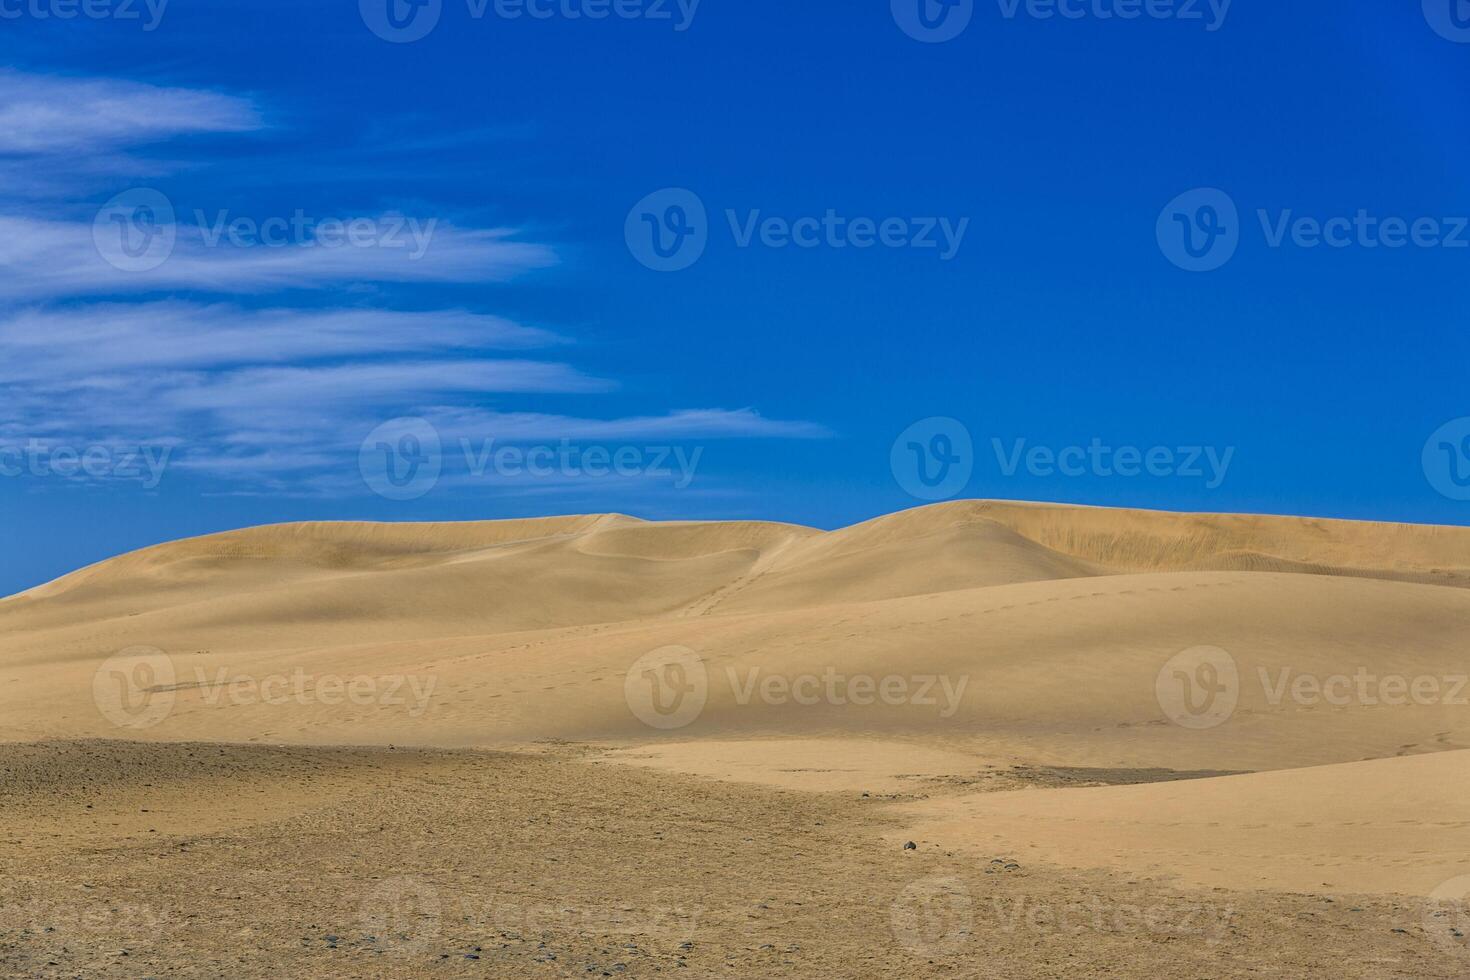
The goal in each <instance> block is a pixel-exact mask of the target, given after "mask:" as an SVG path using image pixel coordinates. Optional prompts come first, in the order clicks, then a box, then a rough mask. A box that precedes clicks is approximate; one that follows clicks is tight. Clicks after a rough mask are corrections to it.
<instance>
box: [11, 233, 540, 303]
mask: <svg viewBox="0 0 1470 980" xmlns="http://www.w3.org/2000/svg"><path fill="white" fill-rule="evenodd" d="M369 220H371V221H373V222H376V223H378V225H379V226H380V227H396V226H397V225H398V219H397V218H396V217H395V216H382V217H379V218H374V219H369ZM429 225H430V223H429V222H425V223H424V224H423V225H421V226H420V227H421V228H428V227H429ZM166 227H168V226H166ZM126 233H128V229H127V228H125V227H118V228H114V227H112V226H111V225H109V224H108V223H107V222H105V221H98V222H79V221H55V220H44V219H38V218H31V217H17V216H0V298H9V299H12V300H26V299H42V298H49V297H59V296H85V295H99V294H121V293H145V292H150V291H163V290H181V289H186V290H195V291H199V292H217V293H242V292H246V293H264V292H269V291H272V290H281V289H288V288H325V287H328V286H334V285H340V284H343V283H354V282H392V283H415V282H418V283H478V282H503V281H506V280H508V279H512V278H514V277H515V276H517V275H519V274H521V273H523V272H527V271H530V270H533V269H541V268H546V267H549V266H552V265H555V264H556V261H557V259H556V253H555V251H554V250H553V249H551V248H550V247H549V246H545V245H540V244H536V243H532V242H521V241H516V240H514V238H513V237H512V236H513V234H514V232H513V231H511V230H510V229H503V228H490V229H486V228H457V227H454V226H453V225H449V224H445V223H434V224H433V225H432V230H430V231H429V232H428V233H427V238H426V239H421V240H420V242H417V243H416V242H415V241H414V240H413V239H411V238H410V237H407V235H406V233H404V235H402V236H398V235H395V236H393V237H392V238H391V239H389V238H379V239H375V240H374V241H373V243H372V244H366V245H351V244H336V245H324V244H320V243H318V242H316V241H314V240H308V241H304V242H297V243H292V244H287V245H253V246H248V247H237V246H234V245H230V244H227V243H225V242H223V241H221V242H217V243H215V244H210V243H209V241H208V240H207V239H206V237H205V235H204V234H203V232H202V231H201V230H200V229H199V228H197V227H193V226H177V227H174V232H173V233H174V234H175V235H176V237H175V239H174V241H173V244H172V247H171V248H169V249H167V253H168V254H167V255H166V256H165V257H163V258H162V260H161V261H159V262H158V264H157V265H156V267H151V268H150V267H143V268H139V267H137V266H135V265H134V266H130V265H129V264H128V263H127V262H126V261H123V260H122V259H120V258H119V256H120V255H122V253H121V252H120V250H119V246H118V243H117V241H116V240H115V239H113V238H112V237H109V236H113V235H122V234H126ZM159 240H160V241H163V240H164V239H159ZM420 245H421V246H422V247H420ZM143 264H144V265H145V266H147V265H148V264H150V263H143Z"/></svg>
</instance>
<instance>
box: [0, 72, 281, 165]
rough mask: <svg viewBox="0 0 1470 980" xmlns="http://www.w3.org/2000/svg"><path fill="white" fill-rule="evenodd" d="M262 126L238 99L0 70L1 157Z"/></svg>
mask: <svg viewBox="0 0 1470 980" xmlns="http://www.w3.org/2000/svg"><path fill="white" fill-rule="evenodd" d="M262 126H263V122H262V120H261V117H260V114H259V112H258V111H257V110H256V108H255V106H254V104H253V103H251V101H250V100H248V99H243V98H240V97H238V96H233V95H222V94H219V93H216V92H207V91H201V90H198V89H187V88H161V87H159V86H156V85H145V84H143V83H141V82H131V81H122V80H119V79H104V78H69V77H64V76H57V75H37V74H27V73H23V72H18V71H10V70H6V71H0V154H23V155H36V154H60V153H77V152H89V153H92V152H98V151H103V150H110V149H114V148H117V147H121V146H139V145H143V144H148V143H156V142H159V141H161V140H165V139H170V138H173V137H176V136H186V135H192V134H199V133H241V132H248V131H250V130H255V129H260V128H261V127H262Z"/></svg>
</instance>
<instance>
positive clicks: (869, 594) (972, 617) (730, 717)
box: [0, 501, 1470, 894]
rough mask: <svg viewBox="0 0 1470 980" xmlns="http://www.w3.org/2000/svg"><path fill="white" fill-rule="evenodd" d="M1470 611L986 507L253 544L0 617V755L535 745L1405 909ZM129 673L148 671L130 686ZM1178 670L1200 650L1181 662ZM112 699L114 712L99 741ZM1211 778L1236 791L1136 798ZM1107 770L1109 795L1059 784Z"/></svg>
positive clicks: (1128, 517) (1442, 600)
mask: <svg viewBox="0 0 1470 980" xmlns="http://www.w3.org/2000/svg"><path fill="white" fill-rule="evenodd" d="M1467 586H1470V529H1463V528H1441V527H1416V526H1406V525H1393V524H1374V523H1355V522H1344V521H1327V520H1313V519H1296V518H1280V517H1251V516H1231V515H1193V514H1164V513H1153V512H1145V511H1125V510H1108V509H1102V508H1085V507H1068V506H1058V505H1040V504H1020V503H1005V502H986V501H965V502H958V503H952V504H944V505H936V506H932V507H925V508H920V509H917V510H912V511H907V512H903V513H899V514H894V515H890V516H887V517H883V518H879V519H877V520H873V521H869V522H866V523H864V524H859V525H856V526H853V527H850V528H844V529H841V530H837V531H831V532H823V531H817V530H814V529H811V528H804V527H798V526H794V525H783V524H770V523H738V522H737V523H697V522H675V523H650V522H645V521H641V520H637V519H635V518H630V517H624V516H620V515H600V516H597V515H594V516H580V517H562V518H547V519H543V520H524V521H495V522H478V523H467V524H434V525H423V524H401V525H374V524H352V523H315V524H297V525H283V526H272V527H263V528H252V529H247V530H241V531H234V532H229V533H225V534H217V535H210V536H206V537H201V538H194V539H190V540H186V541H179V542H174V543H170V544H164V545H159V546H157V547H153V548H148V549H144V550H142V551H139V552H135V553H132V554H129V555H124V556H121V557H118V558H115V559H111V560H109V561H105V562H101V563H99V564H97V565H94V566H91V567H89V568H86V569H82V570H80V571H78V572H76V573H73V574H71V575H68V576H65V577H63V578H61V579H58V580H56V581H54V582H51V583H48V584H46V585H43V586H40V587H38V588H35V589H32V590H30V591H28V592H26V593H23V594H21V595H18V596H14V597H11V598H9V599H5V600H3V601H0V737H3V738H4V739H6V740H9V741H13V742H30V741H35V740H41V739H51V740H72V739H77V738H119V737H123V738H129V739H137V740H143V741H149V742H210V741H213V742H236V743H240V742H262V743H281V744H292V745H302V746H323V745H336V744H353V745H359V746H387V745H396V746H400V747H401V746H420V747H425V748H472V747H490V746H499V747H518V746H520V747H523V746H526V745H529V744H532V743H535V742H538V741H539V740H545V739H555V740H562V741H570V742H576V743H583V744H596V745H598V746H602V747H613V748H615V749H616V751H613V752H612V753H611V754H609V755H608V756H607V759H606V761H608V762H613V763H619V764H629V765H637V766H640V767H643V768H650V767H651V768H654V769H657V770H659V771H661V772H665V773H682V774H684V775H685V776H688V777H693V778H696V779H703V780H716V781H725V782H741V783H752V782H754V783H758V784H765V785H769V786H772V787H783V788H785V789H793V788H805V789H812V790H830V791H840V792H857V791H859V790H869V791H871V792H874V793H883V794H887V795H890V796H894V797H899V798H904V799H911V798H915V797H919V796H929V797H932V799H930V800H928V801H926V802H921V803H913V804H912V806H911V807H910V808H909V809H904V810H901V811H900V810H895V811H894V812H895V814H896V816H895V819H898V820H900V821H906V822H907V824H901V826H912V827H918V828H922V832H923V833H925V834H927V835H928V838H929V839H933V840H942V841H944V842H945V844H946V846H952V847H954V848H957V849H959V850H962V851H963V850H964V849H966V848H978V849H982V850H983V849H986V848H990V849H994V848H995V847H998V846H1004V848H1006V849H1009V850H1011V851H1014V852H1017V853H1027V854H1030V855H1033V856H1034V857H1035V859H1037V860H1041V861H1045V862H1049V863H1053V864H1056V865H1058V866H1064V867H1071V868H1083V869H1095V870H1097V869H1109V868H1112V869H1118V868H1126V869H1130V870H1132V871H1139V870H1140V869H1146V870H1147V871H1148V872H1149V873H1151V874H1160V875H1169V874H1172V875H1175V876H1177V877H1178V878H1179V879H1180V880H1181V881H1182V882H1184V883H1186V884H1188V885H1190V886H1194V887H1199V886H1214V885H1220V886H1227V887H1234V888H1250V889H1257V888H1287V889H1296V890H1311V889H1313V888H1323V887H1326V886H1325V885H1324V884H1323V883H1324V882H1328V883H1330V884H1331V887H1332V888H1333V889H1336V890H1345V891H1353V890H1358V891H1402V892H1406V893H1412V894H1423V893H1424V892H1425V890H1426V889H1427V888H1429V887H1431V886H1432V885H1433V884H1434V883H1435V882H1437V881H1442V880H1444V879H1447V878H1450V877H1453V876H1454V875H1456V874H1459V873H1464V872H1466V871H1470V866H1466V865H1464V863H1463V861H1462V859H1461V858H1460V857H1459V856H1458V855H1459V854H1462V853H1467V852H1466V849H1465V847H1464V845H1465V844H1467V843H1470V840H1467V839H1466V836H1465V833H1464V828H1465V826H1466V825H1467V823H1470V817H1467V815H1466V814H1464V813H1462V812H1461V811H1462V809H1463V807H1462V806H1461V805H1460V804H1459V803H1457V802H1456V799H1457V798H1456V797H1455V795H1454V792H1453V790H1454V789H1455V788H1457V787H1458V785H1462V784H1463V779H1464V776H1465V773H1464V772H1463V771H1462V770H1463V768H1464V766H1465V764H1466V763H1465V762H1464V760H1465V759H1467V758H1470V753H1459V752H1453V751H1447V750H1454V749H1470V708H1467V706H1466V699H1470V687H1467V686H1465V684H1464V683H1463V681H1464V677H1465V675H1466V674H1467V672H1470V667H1467V666H1466V663H1465V657H1464V637H1465V636H1467V635H1470V588H1467ZM136 648H143V649H145V650H154V651H157V656H161V657H162V658H164V659H163V661H162V662H159V663H152V662H150V663H147V664H144V665H143V666H144V667H146V668H147V669H146V671H145V672H144V673H140V674H137V675H136V677H134V675H131V674H128V673H127V672H126V671H127V670H133V669H135V668H136V667H137V666H138V663H137V657H138V656H140V654H138V653H136ZM1200 648H1207V649H1210V650H1218V651H1222V652H1223V654H1224V655H1225V657H1226V658H1227V660H1226V661H1218V660H1211V661H1208V662H1206V661H1198V660H1186V661H1180V660H1178V658H1179V657H1180V656H1181V655H1182V654H1183V652H1185V651H1195V650H1198V649H1200ZM125 650H134V651H135V652H134V653H132V654H129V656H130V657H131V658H132V659H130V660H128V661H126V664H125V667H126V670H123V671H122V672H121V673H118V674H117V675H116V676H113V674H111V673H109V671H110V670H111V669H112V666H109V665H114V666H115V664H116V662H115V661H111V660H109V659H108V658H111V657H113V656H114V655H115V654H117V653H118V652H119V651H125ZM669 650H674V651H678V650H684V651H687V657H688V658H690V659H688V660H687V661H680V662H678V663H677V664H676V667H677V671H676V673H675V674H668V675H667V676H668V677H675V676H676V677H677V678H679V679H680V683H686V682H689V681H690V679H691V678H693V677H694V676H695V675H696V674H697V676H698V678H699V683H700V688H701V689H700V690H699V692H698V704H697V705H694V710H692V711H690V712H688V717H675V716H674V715H672V714H671V715H669V716H668V718H669V719H671V720H673V721H676V722H678V723H677V724H670V725H667V726H664V725H663V720H662V719H660V718H655V719H654V722H657V724H655V723H653V722H650V721H649V720H648V717H647V712H643V713H640V710H639V708H638V706H637V705H635V703H634V701H635V700H636V698H637V697H642V696H644V695H645V694H646V695H647V696H648V697H650V698H654V699H657V698H659V697H660V696H661V695H662V694H663V693H667V692H663V691H662V688H660V687H659V685H660V684H662V683H663V680H662V679H661V678H663V677H665V675H663V674H661V673H660V671H664V670H667V669H669V668H668V664H669V663H670V662H671V661H669V659H668V658H669V657H670V656H675V654H667V653H660V651H669ZM149 656H153V655H152V654H149ZM677 656H681V657H682V656H686V654H677ZM1188 656H1191V657H1193V656H1196V655H1195V654H1193V653H1190V654H1189V655H1188ZM1209 656H1211V657H1215V656H1216V655H1215V654H1210V655H1209ZM649 657H654V658H655V659H654V661H649V660H648V659H647V658H649ZM659 658H662V659H659ZM650 662H651V663H653V664H654V666H653V667H652V668H649V667H648V666H647V665H648V663H650ZM1222 664H1223V666H1224V667H1225V668H1226V669H1225V670H1224V672H1223V673H1222V670H1221V667H1222ZM640 671H643V672H642V673H640ZM691 672H692V673H691ZM1222 678H1224V680H1221V679H1222ZM354 681H355V682H357V683H358V684H359V688H358V692H357V693H358V694H359V695H361V696H349V694H348V693H347V690H348V687H349V685H351V684H352V683H353V682H354ZM885 681H887V682H888V683H889V685H890V686H889V687H887V688H884V687H883V685H884V683H885ZM1197 684H1198V685H1199V686H1198V687H1196V685H1197ZM99 685H100V686H99ZM129 685H135V687H130V686H129ZM641 685H647V690H646V691H645V690H644V687H643V686H641ZM1208 685H1217V686H1218V691H1217V693H1219V692H1223V693H1222V694H1221V696H1220V697H1219V698H1216V697H1215V696H1214V695H1213V694H1212V695H1211V696H1210V697H1209V698H1208V699H1207V701H1206V702H1204V703H1205V704H1206V705H1207V707H1206V708H1201V707H1200V705H1199V704H1197V703H1196V700H1197V698H1199V697H1200V696H1202V695H1203V694H1209V693H1210V691H1215V690H1216V688H1212V687H1208ZM115 688H116V689H117V690H116V691H114V689H115ZM1176 688H1177V690H1176ZM1227 688H1228V690H1227ZM690 690H693V689H692V688H691V689H690ZM114 693H116V696H117V697H118V698H120V699H122V700H121V702H120V703H122V704H123V705H124V706H125V707H126V708H127V709H128V710H136V711H141V713H139V714H136V715H127V714H126V713H124V714H123V716H122V723H121V724H120V723H119V720H118V719H119V715H118V713H117V712H116V711H113V712H110V713H109V711H106V710H102V709H101V708H100V707H99V704H100V703H101V702H102V701H105V700H106V699H107V698H110V697H113V695H114ZM683 697H684V695H683V693H679V699H680V700H679V701H678V704H677V706H676V707H677V710H678V711H683V710H684V707H683V706H684V705H685V704H686V703H692V702H685V701H684V700H683ZM99 699H100V700H99ZM1226 702H1228V703H1226ZM1220 703H1226V704H1225V707H1226V708H1227V709H1228V710H1223V711H1222V710H1221V709H1220V708H1219V707H1218V705H1219V704H1220ZM140 705H141V706H142V707H141V708H140V707H139V706H140ZM155 708H162V709H163V710H158V711H154V710H153V709H155ZM1215 711H1221V713H1220V714H1219V715H1218V716H1212V715H1210V714H1209V712H1215ZM149 712H152V714H149ZM130 719H131V720H130ZM133 721H141V722H142V723H137V724H134V723H133ZM661 726H662V727H661ZM1365 760H1373V761H1365ZM1311 767H1315V768H1311ZM1225 772H1247V773H1250V774H1249V775H1240V776H1214V777H1210V778H1201V779H1192V780H1188V781H1158V780H1162V779H1165V778H1167V777H1168V776H1169V775H1170V774H1173V773H1190V774H1195V775H1201V774H1203V775H1207V776H1208V774H1210V773H1225ZM1088 773H1093V774H1104V775H1098V776H1096V778H1094V776H1089V775H1087V774H1088ZM1150 773H1153V774H1156V775H1148V774H1150ZM1079 774H1080V775H1079ZM1108 774H1110V775H1108ZM1116 782H1125V783H1136V784H1138V785H1090V784H1092V783H1116ZM1021 785H1025V786H1028V787H1029V788H1027V789H1025V790H1020V789H1017V787H1018V786H1021ZM1078 786H1081V787H1083V788H1077V787H1078ZM997 789H999V790H1006V791H1002V792H993V791H992V790H997ZM977 790H984V792H979V791H977ZM1262 824H1264V825H1266V826H1268V827H1272V828H1278V829H1279V832H1278V833H1275V834H1273V835H1271V836H1265V837H1263V836H1262V835H1261V834H1260V833H1258V831H1259V829H1260V827H1259V825H1262ZM896 832H897V833H901V834H912V833H918V832H919V831H915V830H908V829H901V830H899V831H896ZM1202 835H1203V836H1202ZM1232 855H1236V856H1239V855H1248V856H1249V857H1250V861H1249V862H1248V865H1247V866H1245V867H1244V868H1242V867H1238V866H1236V864H1235V863H1233V862H1232V860H1231V856H1232Z"/></svg>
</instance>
